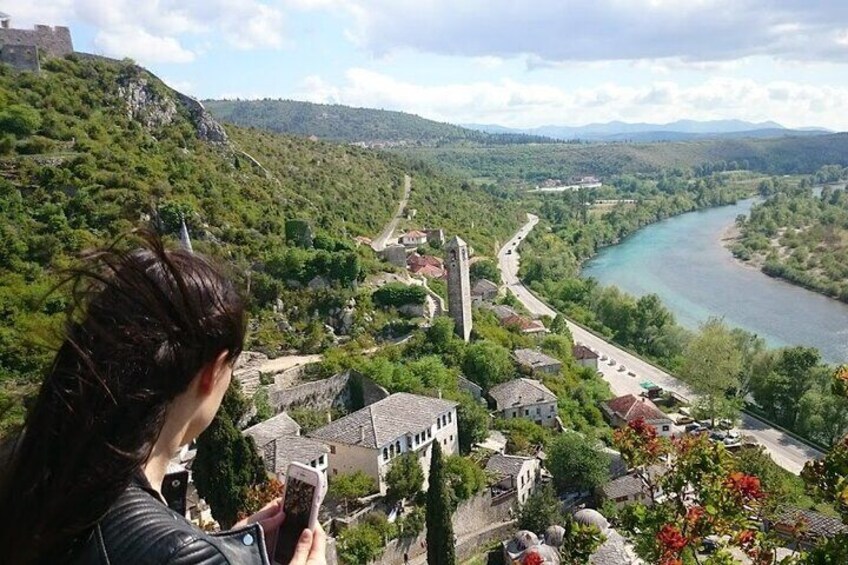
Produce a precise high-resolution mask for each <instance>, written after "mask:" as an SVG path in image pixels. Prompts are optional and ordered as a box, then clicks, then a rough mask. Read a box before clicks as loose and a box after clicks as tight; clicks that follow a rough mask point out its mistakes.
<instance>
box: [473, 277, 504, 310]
mask: <svg viewBox="0 0 848 565" xmlns="http://www.w3.org/2000/svg"><path fill="white" fill-rule="evenodd" d="M499 291H500V288H499V287H498V285H496V284H495V283H493V282H492V281H490V280H488V279H480V280H479V281H477V282H476V283H475V284H474V286H473V287H471V301H472V302H473V303H474V304H480V303H482V302H491V301H492V300H494V299H495V298H497V297H498V292H499Z"/></svg>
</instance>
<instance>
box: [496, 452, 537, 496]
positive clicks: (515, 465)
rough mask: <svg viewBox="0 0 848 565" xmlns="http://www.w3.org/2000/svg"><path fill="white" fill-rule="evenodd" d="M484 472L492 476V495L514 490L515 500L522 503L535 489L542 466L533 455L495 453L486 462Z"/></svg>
mask: <svg viewBox="0 0 848 565" xmlns="http://www.w3.org/2000/svg"><path fill="white" fill-rule="evenodd" d="M486 473H488V474H489V475H491V476H492V478H493V479H494V482H493V483H492V485H491V489H492V497H493V498H494V497H496V496H499V495H501V494H504V493H506V492H510V491H515V492H516V500H517V501H518V503H519V504H524V503H525V502H526V501H527V498H528V497H529V496H530V495H531V494H533V491H535V490H536V485H537V484H538V483H539V479H540V478H541V476H542V467H541V465H540V464H539V460H538V459H537V458H535V457H524V456H521V455H504V454H502V453H495V454H494V455H492V456H491V457H490V458H489V461H488V462H487V463H486Z"/></svg>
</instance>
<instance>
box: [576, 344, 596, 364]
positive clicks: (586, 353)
mask: <svg viewBox="0 0 848 565" xmlns="http://www.w3.org/2000/svg"><path fill="white" fill-rule="evenodd" d="M571 353H572V354H573V355H574V358H575V359H577V360H580V359H597V358H598V354H597V353H595V352H594V351H592V350H591V349H589V348H588V347H586V346H585V345H579V344H578V345H575V346H574V347H572V348H571Z"/></svg>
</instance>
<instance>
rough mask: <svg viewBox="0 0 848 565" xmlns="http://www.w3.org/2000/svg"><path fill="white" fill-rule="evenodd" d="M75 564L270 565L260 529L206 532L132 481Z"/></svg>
mask: <svg viewBox="0 0 848 565" xmlns="http://www.w3.org/2000/svg"><path fill="white" fill-rule="evenodd" d="M74 563H75V564H77V565H95V564H96V565H166V564H167V565H241V564H245V565H260V564H261V565H270V564H269V562H268V557H267V551H266V549H265V538H264V536H263V535H262V527H261V526H260V525H259V524H253V525H251V526H246V527H244V528H239V529H237V530H231V531H229V532H222V533H220V534H207V533H206V532H204V531H202V530H200V529H198V528H196V527H195V526H194V525H193V524H192V523H191V522H189V521H188V520H186V519H185V518H184V517H183V516H180V515H179V514H177V513H176V512H174V511H173V510H171V509H170V508H168V507H167V506H166V505H165V503H164V502H163V501H162V499H161V497H160V496H159V493H158V492H156V491H155V490H153V489H152V488H151V487H150V484H149V483H148V482H147V480H146V479H145V478H144V477H143V475H142V476H141V477H137V478H135V479H134V480H133V482H132V483H131V484H130V486H129V487H127V490H126V491H124V493H123V494H122V495H121V496H120V498H118V500H117V501H116V502H115V504H114V505H112V508H110V509H109V511H108V512H107V513H106V515H105V516H104V517H103V519H102V520H100V522H99V523H98V524H97V526H95V528H94V530H93V531H92V532H91V535H90V537H89V538H88V539H87V540H86V542H85V543H84V545H83V547H82V551H81V553H79V554H78V558H77V559H76V560H75V561H74Z"/></svg>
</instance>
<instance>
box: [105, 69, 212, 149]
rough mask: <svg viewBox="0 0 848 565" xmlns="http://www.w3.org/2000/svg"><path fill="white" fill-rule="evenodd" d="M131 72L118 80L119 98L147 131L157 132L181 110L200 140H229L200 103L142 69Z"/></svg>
mask: <svg viewBox="0 0 848 565" xmlns="http://www.w3.org/2000/svg"><path fill="white" fill-rule="evenodd" d="M134 71H135V72H133V73H127V74H125V75H124V76H122V77H121V78H120V79H118V95H119V96H120V97H121V98H123V100H124V101H125V103H126V107H127V115H128V116H129V117H130V118H131V119H133V120H135V121H137V122H139V123H141V124H142V125H143V126H144V127H146V128H147V129H158V128H161V127H163V126H167V125H170V124H171V123H173V121H174V120H175V119H177V117H178V115H179V114H180V112H179V109H180V107H182V108H183V109H185V110H186V112H187V113H188V115H189V118H190V119H191V121H192V123H193V124H194V127H195V129H196V130H197V137H198V138H199V139H202V140H203V141H207V142H209V143H227V142H228V141H229V138H228V137H227V132H226V131H225V130H224V128H223V127H222V126H221V124H219V123H218V122H216V121H215V119H214V118H213V117H212V114H210V113H209V112H207V111H206V108H204V107H203V104H201V103H200V102H199V101H197V100H195V99H194V98H192V97H190V96H186V95H185V94H183V93H181V92H177V91H176V90H173V89H171V88H169V87H167V86H165V85H164V84H162V83H161V82H159V81H158V79H156V78H155V77H154V76H153V75H150V74H148V73H147V71H144V70H143V69H142V68H141V67H136V68H135V69H134Z"/></svg>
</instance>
